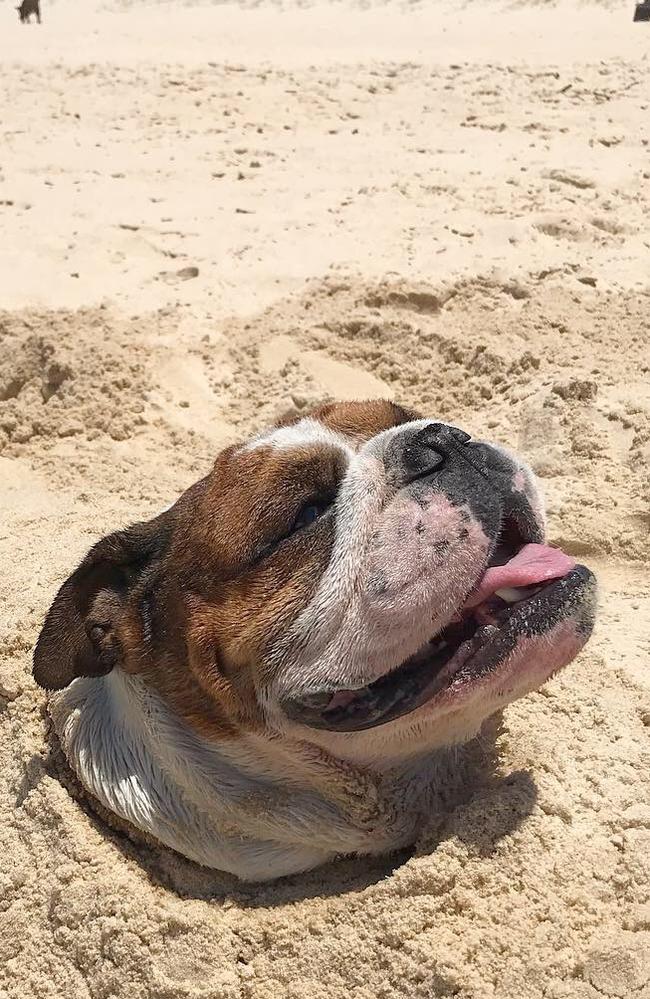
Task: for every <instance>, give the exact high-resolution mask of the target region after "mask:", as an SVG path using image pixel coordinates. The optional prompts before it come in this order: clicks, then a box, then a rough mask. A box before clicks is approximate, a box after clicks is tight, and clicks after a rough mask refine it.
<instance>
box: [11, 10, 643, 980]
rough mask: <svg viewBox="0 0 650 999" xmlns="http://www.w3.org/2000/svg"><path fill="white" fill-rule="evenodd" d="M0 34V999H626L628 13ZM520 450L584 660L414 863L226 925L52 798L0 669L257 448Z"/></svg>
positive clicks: (25, 701) (49, 16)
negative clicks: (359, 442) (210, 477)
mask: <svg viewBox="0 0 650 999" xmlns="http://www.w3.org/2000/svg"><path fill="white" fill-rule="evenodd" d="M45 4H46V0H43V13H44V24H43V25H42V26H41V28H38V27H36V26H35V25H34V26H31V27H29V28H26V27H23V26H21V25H19V24H18V19H17V17H15V12H14V11H13V9H12V6H11V5H6V6H4V7H3V10H2V13H1V16H2V32H1V38H0V57H1V58H2V62H3V86H2V92H1V93H0V102H1V103H2V108H1V113H0V121H1V122H2V131H3V133H4V141H3V146H2V152H1V154H0V213H1V214H0V217H1V219H2V234H3V239H2V245H1V246H0V275H1V277H0V284H1V288H2V292H1V296H0V307H2V308H3V309H4V310H5V311H4V312H3V313H2V315H0V565H1V569H2V571H1V573H0V579H1V583H0V592H1V595H2V602H1V604H0V775H1V776H0V810H1V814H2V823H1V825H0V857H1V860H0V996H2V999H5V997H12V999H13V997H38V999H45V997H56V999H145V997H147V999H149V997H152V999H185V997H187V999H280V997H288V999H344V997H346V999H347V997H352V999H398V997H399V999H411V997H418V999H419V997H422V999H429V997H438V996H441V997H442V996H458V997H460V999H510V997H512V999H520V997H526V999H602V997H603V996H604V997H610V996H611V997H627V996H630V997H635V999H642V997H644V996H648V995H650V950H649V943H650V903H649V890H648V886H649V884H650V860H649V858H650V794H649V790H650V776H649V775H650V768H649V762H650V760H649V753H648V731H649V727H650V690H649V682H648V674H647V662H648V653H649V652H650V627H649V625H648V621H649V620H650V616H649V612H650V571H649V569H648V559H649V555H650V532H649V527H650V513H649V508H648V503H647V500H648V495H649V492H650V488H649V487H650V481H649V478H650V477H649V467H650V462H649V458H650V372H649V365H650V360H649V353H648V346H647V344H648V336H649V322H648V315H649V314H650V281H649V275H650V224H649V222H648V219H649V218H650V183H648V180H649V179H650V155H649V149H648V141H649V138H650V126H649V122H650V108H649V95H650V73H649V72H648V70H649V67H650V62H649V59H648V53H649V52H650V36H649V35H648V30H647V26H646V25H642V24H638V25H632V23H631V12H632V7H631V6H630V7H628V5H627V4H622V5H620V6H618V7H611V8H609V7H607V6H599V7H595V6H593V7H586V8H584V7H577V5H576V6H574V7H573V8H570V7H565V8H556V7H554V6H546V5H544V6H539V7H535V6H531V5H530V4H521V3H520V4H517V5H515V6H511V7H509V8H505V7H497V6H491V5H487V4H481V5H480V7H479V5H478V4H473V5H470V6H468V7H466V8H465V9H463V10H454V8H453V7H452V6H451V5H446V4H445V3H440V4H437V5H428V6H426V7H425V6H420V5H412V6H410V7H407V6H405V7H401V8H395V7H389V6H375V7H369V8H368V9H363V8H361V7H343V6H331V7H329V8H318V7H313V8H305V7H301V8H287V9H285V10H283V9H281V8H280V7H279V6H271V5H267V6H257V7H256V6H255V5H250V4H249V5H247V6H246V7H241V8H235V7H230V6H220V5H214V6H213V5H203V6H200V5H196V6H193V7H184V6H180V5H175V6H171V5H167V4H161V5H159V6H157V7H147V6H144V5H139V4H138V5H130V4H124V5H123V6H121V7H120V8H117V9H110V8H108V7H107V6H104V7H96V6H94V5H93V3H87V4H83V5H80V4H76V5H69V4H67V3H64V2H63V0H60V2H58V3H55V2H54V0H52V2H51V3H49V4H47V6H45ZM376 395H385V396H389V397H392V398H396V399H399V400H401V401H403V402H405V403H407V404H409V405H414V406H417V407H419V408H421V409H422V410H423V412H425V413H427V414H428V415H431V416H437V417H440V418H442V419H444V420H449V421H454V422H457V423H458V424H459V425H460V426H462V427H464V428H466V429H467V430H469V431H471V432H473V433H477V434H481V435H484V436H490V437H492V438H493V439H495V440H498V441H501V442H503V443H506V444H509V445H511V446H514V447H517V448H519V449H521V450H522V451H523V452H524V454H526V455H527V456H528V458H529V460H530V461H531V463H532V464H533V467H534V468H535V469H536V471H537V472H538V473H539V475H540V476H541V478H542V482H543V484H544V488H545V490H546V494H547V497H548V509H549V522H550V538H551V540H552V541H553V542H554V543H557V544H560V545H561V546H563V547H564V548H565V549H566V550H568V551H569V552H571V553H573V554H575V555H576V556H578V557H579V558H580V559H582V560H584V561H586V562H588V563H589V565H591V566H592V567H593V568H595V569H596V570H597V572H598V574H599V577H600V582H601V610H600V618H599V623H598V628H597V631H596V634H595V637H594V639H593V641H592V642H591V643H590V645H589V646H588V647H587V648H586V650H585V651H584V652H583V654H582V655H581V656H580V657H579V659H578V660H577V661H576V662H575V663H574V664H572V665H571V666H570V667H569V668H568V669H566V670H565V671H564V672H563V673H562V674H561V675H560V676H558V677H557V678H556V679H555V680H553V681H552V682H551V683H549V684H548V685H547V686H546V687H545V688H544V689H543V690H542V691H540V692H539V693H537V694H534V695H532V696H530V697H528V698H526V699H524V700H522V701H520V702H519V703H517V704H515V705H512V706H511V707H510V708H509V709H508V710H507V711H506V712H505V717H504V719H503V723H502V728H501V731H500V734H499V736H498V739H497V744H496V748H497V753H496V758H495V762H494V768H493V770H492V771H490V772H488V773H486V774H485V775H484V776H483V777H482V778H481V779H480V781H477V784H476V786H475V787H472V788H469V789H468V799H467V801H466V802H465V803H464V804H462V805H459V806H458V807H457V808H455V809H454V810H453V811H452V812H451V813H450V815H449V818H448V821H447V822H446V823H445V824H444V826H443V828H442V829H441V828H439V827H436V828H431V830H429V831H428V832H427V833H425V835H423V837H422V839H421V840H420V842H419V843H418V844H417V845H416V847H415V849H414V850H413V851H409V852H408V853H404V854H401V855H400V856H397V857H392V858H385V859H380V860H373V861H368V860H363V861H357V860H350V859H345V860H342V861H340V862H338V863H336V864H332V865H330V866H328V867H327V868H323V869H322V870H319V871H316V872H313V873H310V874H308V875H304V876H301V877H295V878H290V879H287V880H284V881H282V882H279V883H277V884H275V885H266V886H263V887H255V886H242V885H240V884H238V883H237V882H236V881H234V880H233V879H232V878H230V877H227V876H222V875H220V874H218V873H216V872H211V871H205V870H203V869H200V868H198V867H196V866H195V865H192V864H191V863H189V862H186V861H185V860H183V859H182V858H179V857H177V856H175V855H173V854H171V853H170V852H169V851H164V850H157V849H153V848H149V847H146V846H142V845H135V844H133V843H131V842H130V841H129V840H128V839H126V838H124V837H122V836H120V835H119V834H117V833H115V832H113V831H111V830H110V829H108V828H107V827H106V826H105V825H103V824H102V822H101V821H99V820H98V819H97V818H96V817H95V816H93V815H92V814H91V813H89V812H88V810H87V809H86V808H85V806H84V804H83V803H82V802H80V801H78V800H77V799H76V798H75V796H74V794H71V793H70V791H69V789H68V786H67V782H66V781H65V780H61V779H60V777H61V774H60V768H59V766H58V761H57V759H56V756H55V755H54V754H53V753H52V750H51V746H50V742H49V740H48V723H47V717H46V714H45V701H44V696H43V694H42V692H40V691H39V690H37V689H36V688H35V686H34V684H33V682H32V681H31V678H30V657H31V648H32V646H33V643H34V640H35V638H36V635H37V633H38V629H39V627H40V623H41V622H42V619H43V615H44V613H45V611H46V609H47V607H48V606H49V602H50V601H51V598H52V595H53V592H54V590H55V588H56V587H57V586H58V585H59V584H60V582H61V581H62V580H63V579H64V578H65V576H66V575H67V574H68V573H69V572H70V571H71V569H72V568H73V567H74V565H75V563H76V561H77V560H78V559H79V558H80V557H81V556H82V554H83V553H84V551H85V550H86V549H87V548H88V547H89V546H90V544H91V543H92V542H93V541H94V540H95V539H96V538H97V537H98V536H100V535H101V534H102V533H104V532H106V531H108V530H110V529H113V528H115V527H117V526H119V525H122V524H125V523H128V522H129V521H133V520H136V519H140V518H143V517H147V516H149V515H151V514H153V513H154V512H156V511H157V510H159V509H160V508H161V507H162V506H165V505H166V504H167V503H169V502H170V501H171V500H172V499H173V498H174V497H175V496H176V495H177V494H178V493H179V492H180V491H181V490H182V489H183V488H184V487H185V486H186V485H188V484H189V483H190V482H192V481H193V480H194V479H196V478H198V477H199V476H200V475H201V474H202V473H203V472H204V471H205V470H206V469H207V468H208V467H209V464H210V461H211V460H212V458H213V457H214V455H215V454H216V452H217V451H218V450H219V448H220V447H221V446H222V445H223V444H224V443H226V442H230V441H233V440H236V439H238V438H240V437H243V436H245V435H246V434H248V433H249V432H250V431H251V429H252V428H255V427H258V426H260V425H263V424H264V423H266V422H268V421H270V420H272V419H273V418H274V417H275V416H276V415H278V414H279V413H281V412H284V411H285V410H287V409H293V410H295V411H297V412H301V411H303V410H305V409H306V408H308V407H309V405H311V404H312V403H314V402H317V401H320V400H322V399H325V398H330V397H336V396H343V397H355V396H376Z"/></svg>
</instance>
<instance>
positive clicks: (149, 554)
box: [33, 512, 171, 690]
mask: <svg viewBox="0 0 650 999" xmlns="http://www.w3.org/2000/svg"><path fill="white" fill-rule="evenodd" d="M170 533H171V514H170V512H165V513H162V514H161V515H160V516H159V517H156V518H155V519H154V520H150V521H147V522H145V523H140V524H135V525H133V527H129V528H127V529H126V530H125V531H117V532H116V533H115V534H109V535H108V536H107V537H105V538H102V540H101V541H99V542H98V543H97V544H96V545H95V546H94V547H93V548H91V550H90V551H89V552H88V554H87V555H86V557H85V559H84V560H83V562H82V563H81V565H80V566H79V568H78V569H76V570H75V572H73V574H72V575H71V576H70V578H69V579H68V580H67V581H66V582H65V583H64V584H63V586H62V587H61V589H60V590H59V592H58V593H57V595H56V597H55V599H54V603H53V604H52V606H51V608H50V610H49V612H48V615H47V617H46V619H45V624H44V625H43V628H42V630H41V633H40V635H39V638H38V642H37V643H36V648H35V649H34V670H33V672H34V679H35V680H36V682H37V683H38V684H40V686H41V687H45V689H46V690H61V689H62V688H63V687H67V685H68V684H69V683H71V682H72V680H74V679H75V677H78V676H103V675H104V674H106V673H110V671H111V670H112V669H113V667H114V666H115V665H116V664H117V663H118V662H119V660H120V657H121V655H122V647H121V644H120V640H119V635H118V624H119V622H120V619H121V617H122V615H123V612H124V609H125V606H126V602H127V598H128V595H129V593H130V592H131V591H132V589H133V587H134V586H135V585H136V584H137V582H138V580H139V579H140V578H141V577H142V574H143V573H144V572H146V570H147V569H148V568H149V567H150V566H151V565H152V564H153V563H154V562H155V561H157V560H158V559H159V558H160V557H161V556H162V554H163V553H164V552H165V551H166V549H167V546H168V544H169V537H170Z"/></svg>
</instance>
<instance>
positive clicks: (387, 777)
mask: <svg viewBox="0 0 650 999" xmlns="http://www.w3.org/2000/svg"><path fill="white" fill-rule="evenodd" d="M50 708H51V713H52V718H53V720H54V725H55V728H56V730H57V734H58V736H59V738H60V740H61V744H62V747H63V750H64V752H65V754H66V756H67V758H68V761H69V762H70V764H71V766H72V768H73V770H74V771H75V772H76V774H77V776H78V778H79V779H80V781H81V783H82V784H83V785H84V786H85V787H86V788H87V789H88V791H89V792H90V793H91V794H92V795H93V796H94V797H96V798H97V800H98V801H99V802H100V803H101V804H102V805H104V806H105V807H106V808H107V809H109V810H110V811H111V812H114V813H116V814H117V815H118V816H120V817H121V818H123V819H125V820H126V821H127V822H129V823H132V824H133V825H134V826H136V827H138V828H139V829H142V830H143V831H145V832H146V833H149V834H150V835H151V836H153V837H154V838H155V839H156V840H158V841H160V842H161V843H163V844H165V845H166V846H170V847H172V848H173V849H175V850H178V851H179V852H180V853H182V854H184V855H185V856H187V857H190V858H191V859H193V860H196V861H197V862H198V863H200V864H203V865H205V866H208V867H214V868H218V869H220V870H225V871H230V872H232V873H233V874H236V875H238V876H239V877H240V878H244V879H248V880H266V879H268V878H273V877H280V876H282V875H286V874H291V873H294V872H297V871H303V870H305V869H308V868H311V867H315V866H318V865H320V864H322V863H324V862H326V861H327V860H330V859H332V858H333V857H335V856H336V855H337V854H343V853H364V854H369V853H385V852H387V851H389V850H392V849H397V848H399V847H401V846H404V845H405V844H407V843H409V842H412V841H413V839H414V837H415V834H416V831H417V828H418V827H419V826H420V825H421V823H422V821H423V818H424V816H427V820H428V821H430V818H431V816H432V815H435V814H436V812H438V813H439V812H441V810H442V809H443V808H444V807H445V804H447V807H448V801H449V795H450V792H451V793H452V795H453V793H454V789H456V790H457V789H458V788H459V786H461V785H462V784H463V783H464V782H465V779H466V767H465V766H464V765H463V759H464V758H465V755H466V754H465V753H464V752H463V751H462V750H458V749H448V750H443V751H437V752H435V753H432V754H430V755H429V756H428V757H427V758H426V759H424V760H423V759H422V758H421V757H420V758H419V759H418V760H414V761H410V762H409V763H407V764H401V765H400V767H399V768H397V769H393V770H391V771H390V772H388V773H383V774H378V773H373V772H371V771H369V770H365V769H361V768H358V767H354V766H352V765H350V764H347V763H345V762H344V761H342V760H338V759H334V758H333V757H330V756H328V755H327V754H325V753H324V752H322V751H321V750H320V749H318V748H316V747H314V746H313V745H311V744H309V743H305V742H298V741H294V740H287V739H284V738H278V739H276V740H269V739H268V738H266V739H262V738H261V737H259V736H255V735H243V736H238V737H237V738H236V739H233V740H230V741H228V742H225V743H224V742H220V743H219V744H216V743H211V742H209V741H207V740H206V739H204V738H202V737H201V736H199V735H197V734H196V733H195V732H193V731H192V730H191V729H190V728H188V727H187V726H186V725H185V724H184V723H183V722H181V720H180V719H179V718H178V717H177V716H176V715H174V714H173V713H172V712H171V711H170V710H169V709H168V708H167V706H166V705H165V703H164V702H163V701H162V700H161V699H160V698H159V697H158V696H157V695H156V694H155V693H154V692H152V691H151V690H149V689H148V688H147V687H145V686H144V684H143V683H142V681H141V680H139V679H138V678H137V677H134V676H129V675H128V674H126V673H124V672H123V671H121V670H120V669H114V670H113V671H112V672H111V673H110V674H108V675H107V676H103V677H98V678H80V679H77V680H75V681H74V682H73V683H72V684H70V686H69V687H67V688H66V689H65V690H63V691H61V692H59V693H57V694H54V695H52V697H51V700H50ZM443 789H444V800H443V798H442V795H441V794H440V793H439V792H442V791H443Z"/></svg>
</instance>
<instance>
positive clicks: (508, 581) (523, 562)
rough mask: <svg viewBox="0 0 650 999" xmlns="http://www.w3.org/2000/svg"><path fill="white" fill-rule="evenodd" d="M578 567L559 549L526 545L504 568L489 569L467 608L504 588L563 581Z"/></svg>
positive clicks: (492, 567) (468, 602)
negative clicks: (556, 580) (568, 573)
mask: <svg viewBox="0 0 650 999" xmlns="http://www.w3.org/2000/svg"><path fill="white" fill-rule="evenodd" d="M575 564H576V560H575V559H574V558H571V556H570V555H565V554H564V552H562V551H560V549H559V548H549V546H548V545H524V547H523V548H522V549H521V551H519V552H517V554H516V555H515V556H514V558H511V559H510V561H509V562H506V564H505V565H493V566H491V567H490V568H489V569H488V570H487V572H486V573H485V575H484V576H483V579H482V580H481V582H480V584H479V587H478V589H477V590H474V592H473V593H472V594H471V595H470V597H469V599H468V601H467V603H466V604H465V606H466V607H476V605H477V604H480V603H482V602H483V601H484V600H487V599H488V597H491V596H492V594H493V593H495V592H496V591H497V590H501V589H502V588H503V587H505V586H513V587H515V586H536V585H537V584H538V583H546V582H547V581H548V580H550V579H561V577H562V576H566V574H567V572H570V571H571V569H573V567H574V566H575Z"/></svg>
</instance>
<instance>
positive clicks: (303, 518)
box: [289, 502, 331, 534]
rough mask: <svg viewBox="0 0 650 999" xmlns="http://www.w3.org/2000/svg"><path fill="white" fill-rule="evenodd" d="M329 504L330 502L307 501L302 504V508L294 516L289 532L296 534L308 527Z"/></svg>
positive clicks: (320, 515) (321, 514)
mask: <svg viewBox="0 0 650 999" xmlns="http://www.w3.org/2000/svg"><path fill="white" fill-rule="evenodd" d="M330 506H331V503H325V502H320V503H308V504H307V505H306V506H303V508H302V510H301V511H300V513H299V514H298V516H297V517H296V519H295V520H294V522H293V525H292V527H291V530H290V531H289V534H296V533H297V532H298V531H303V530H304V529H305V528H306V527H310V526H311V524H314V523H315V522H316V521H317V520H318V519H319V517H322V516H323V514H324V513H325V511H326V510H328V509H329V508H330Z"/></svg>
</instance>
